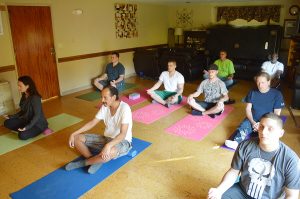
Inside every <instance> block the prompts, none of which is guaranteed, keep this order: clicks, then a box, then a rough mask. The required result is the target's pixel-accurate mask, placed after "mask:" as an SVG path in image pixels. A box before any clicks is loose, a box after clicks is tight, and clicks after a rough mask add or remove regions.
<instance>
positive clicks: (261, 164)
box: [207, 113, 300, 199]
mask: <svg viewBox="0 0 300 199" xmlns="http://www.w3.org/2000/svg"><path fill="white" fill-rule="evenodd" d="M282 127H283V122H282V119H281V118H280V117H279V116H278V115H277V114H275V113H267V114H265V115H263V116H262V118H261V120H260V123H259V127H258V135H259V136H258V138H254V139H251V140H246V141H243V142H242V143H241V144H240V145H239V146H238V148H237V150H236V151H235V154H234V156H233V159H232V162H231V168H230V169H229V170H228V171H227V172H226V174H225V175H224V177H223V179H222V181H221V183H220V184H219V186H218V187H216V188H211V189H209V192H208V197H207V198H208V199H221V198H222V199H230V198H232V199H244V198H246V199H252V198H255V199H267V198H270V199H273V198H292V199H298V196H299V189H300V164H299V157H298V156H297V154H296V153H295V152H294V151H293V150H292V149H291V148H289V147H288V146H287V145H285V144H284V143H282V142H281V141H280V138H281V137H282V136H283V134H284V130H283V128H282ZM239 176H240V180H239V182H238V183H235V182H236V180H237V178H238V177H239Z"/></svg>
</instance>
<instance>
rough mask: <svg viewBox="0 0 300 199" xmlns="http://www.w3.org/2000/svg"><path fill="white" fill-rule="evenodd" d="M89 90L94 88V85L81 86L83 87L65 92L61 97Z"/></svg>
mask: <svg viewBox="0 0 300 199" xmlns="http://www.w3.org/2000/svg"><path fill="white" fill-rule="evenodd" d="M89 88H92V85H85V86H81V87H78V88H74V89H70V90H67V91H63V92H61V93H60V94H61V96H65V95H69V94H72V93H76V92H79V91H82V90H86V89H89Z"/></svg>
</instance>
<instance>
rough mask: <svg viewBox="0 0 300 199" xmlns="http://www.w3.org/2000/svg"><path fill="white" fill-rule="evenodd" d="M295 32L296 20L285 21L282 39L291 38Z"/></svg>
mask: <svg viewBox="0 0 300 199" xmlns="http://www.w3.org/2000/svg"><path fill="white" fill-rule="evenodd" d="M296 31H297V21H296V19H285V20H284V29H283V38H291V37H292V36H293V35H294V34H295V33H296Z"/></svg>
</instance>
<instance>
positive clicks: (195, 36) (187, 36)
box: [184, 30, 207, 52]
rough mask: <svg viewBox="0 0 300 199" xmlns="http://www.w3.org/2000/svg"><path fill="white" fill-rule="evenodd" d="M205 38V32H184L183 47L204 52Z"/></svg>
mask: <svg viewBox="0 0 300 199" xmlns="http://www.w3.org/2000/svg"><path fill="white" fill-rule="evenodd" d="M206 36H207V34H206V31H205V30H198V31H184V47H185V48H193V49H195V50H198V51H203V52H204V51H205V43H206Z"/></svg>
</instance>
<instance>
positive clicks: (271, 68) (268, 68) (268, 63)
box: [261, 61, 284, 76]
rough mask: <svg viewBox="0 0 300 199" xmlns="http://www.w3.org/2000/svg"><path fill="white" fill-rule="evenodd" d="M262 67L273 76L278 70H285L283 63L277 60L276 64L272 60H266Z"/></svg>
mask: <svg viewBox="0 0 300 199" xmlns="http://www.w3.org/2000/svg"><path fill="white" fill-rule="evenodd" d="M261 68H262V69H263V71H265V72H266V73H268V74H269V75H271V76H273V75H274V74H275V73H276V71H277V70H280V71H282V72H283V70H284V66H283V64H282V63H280V62H279V61H276V63H274V64H272V62H271V61H266V62H264V63H263V65H262V66H261Z"/></svg>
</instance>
